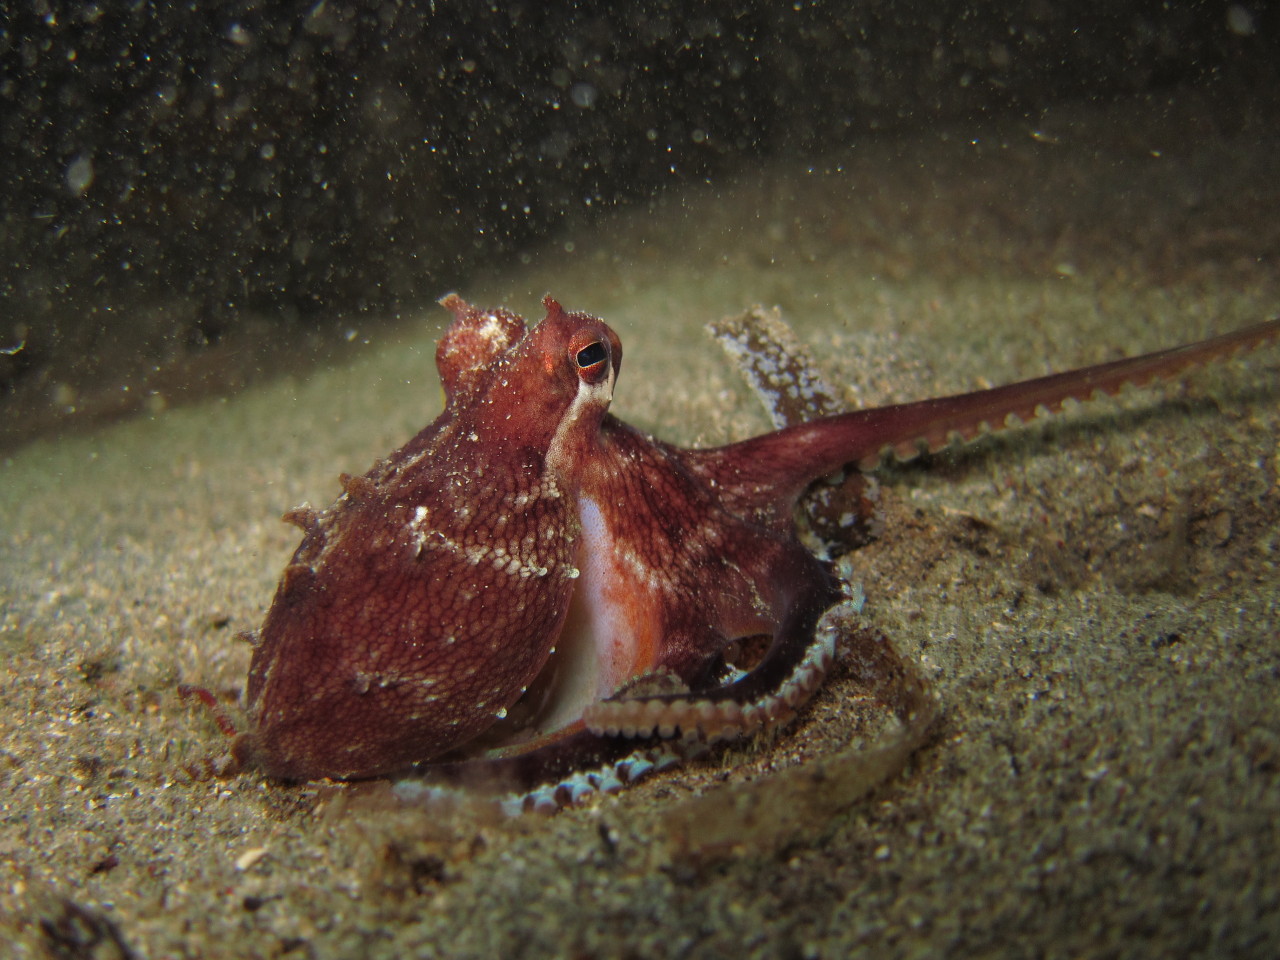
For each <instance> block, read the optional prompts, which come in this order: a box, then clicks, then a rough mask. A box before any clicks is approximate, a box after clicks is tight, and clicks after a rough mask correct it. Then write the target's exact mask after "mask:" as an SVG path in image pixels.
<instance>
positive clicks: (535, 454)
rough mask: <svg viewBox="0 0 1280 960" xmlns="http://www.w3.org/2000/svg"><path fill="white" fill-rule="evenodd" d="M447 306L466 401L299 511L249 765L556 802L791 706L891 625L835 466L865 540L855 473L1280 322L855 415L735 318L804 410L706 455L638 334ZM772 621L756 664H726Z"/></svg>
mask: <svg viewBox="0 0 1280 960" xmlns="http://www.w3.org/2000/svg"><path fill="white" fill-rule="evenodd" d="M441 302H442V304H443V305H444V306H445V307H446V308H447V309H448V310H449V311H451V312H452V314H453V321H452V324H451V325H450V326H449V328H448V329H447V330H446V332H445V334H444V335H443V337H442V339H441V340H440V343H439V345H438V348H437V351H436V365H437V367H438V368H439V373H440V378H441V381H442V383H443V386H444V390H445V395H446V401H445V407H444V410H443V412H442V413H441V414H440V416H439V417H437V419H436V420H435V421H434V422H433V423H431V424H430V425H428V426H427V427H426V428H424V429H423V430H422V431H421V432H420V433H418V434H417V435H416V436H415V437H413V438H412V439H411V440H409V442H408V443H406V444H405V445H404V446H403V447H401V448H400V449H399V450H397V451H395V452H394V453H392V454H390V455H389V456H387V457H386V458H385V459H382V460H379V461H378V462H377V463H375V464H374V466H373V468H372V469H371V470H369V472H368V473H366V474H364V475H363V476H359V477H355V476H349V475H345V474H344V475H343V476H342V477H341V478H340V479H341V485H342V490H343V492H342V494H341V496H339V497H338V499H337V500H336V501H335V502H334V503H333V504H332V505H331V506H329V507H328V508H327V509H323V510H317V509H314V508H312V507H310V506H309V505H305V504H304V505H303V506H300V507H298V508H296V509H294V510H291V511H289V512H288V513H287V514H286V515H285V519H286V520H288V521H290V522H291V523H294V524H296V525H297V526H299V527H300V528H301V529H302V531H303V533H304V536H303V539H302V543H301V545H300V546H299V547H298V548H297V550H296V552H295V553H294V555H293V558H292V559H291V560H290V562H289V564H288V566H287V567H286V568H285V570H284V574H283V576H282V578H281V580H280V583H279V586H278V588H277V590H276V593H275V597H274V600H273V601H272V604H271V607H270V610H269V611H268V613H267V616H266V620H265V622H264V623H263V625H262V627H261V629H260V630H259V631H257V632H256V633H255V634H254V635H253V636H252V637H251V639H252V641H253V643H254V645H255V647H254V651H253V656H252V661H251V665H250V670H249V679H248V688H247V707H248V717H249V729H248V730H247V731H246V732H244V733H242V734H240V735H239V736H238V737H237V738H236V740H235V741H234V744H233V746H232V757H233V760H234V761H235V764H234V765H235V767H237V768H242V767H247V768H253V769H257V770H259V771H262V772H264V773H266V774H267V775H269V776H271V777H275V778H280V779H284V780H309V779H316V778H326V777H327V778H335V779H363V778H373V777H384V776H391V775H399V774H404V773H407V772H411V771H416V774H415V776H416V779H414V780H411V781H406V782H405V783H404V784H402V785H401V787H400V788H399V789H400V790H401V792H402V793H403V794H404V795H405V796H415V795H418V794H420V793H421V792H422V791H430V790H433V789H437V788H436V787H429V786H423V784H430V783H437V784H445V785H457V784H463V785H471V786H474V785H476V784H484V785H485V789H487V790H489V791H491V792H493V793H496V794H497V795H499V796H501V797H504V798H505V800H504V801H503V802H504V803H505V805H506V806H507V807H508V808H509V809H513V810H515V809H526V808H530V807H533V808H538V809H554V808H556V807H558V806H560V805H563V804H565V803H569V802H576V801H577V800H578V799H580V798H581V797H583V796H584V795H588V794H591V793H594V792H596V791H611V790H614V789H619V788H621V787H622V786H623V785H625V784H626V783H629V782H632V781H634V780H636V779H638V778H639V777H640V776H641V775H643V774H644V773H646V772H648V771H650V770H652V769H654V768H655V767H661V766H664V765H666V764H669V763H674V762H677V761H679V760H680V759H683V758H684V757H686V756H688V755H690V754H693V753H697V752H699V751H702V750H705V749H706V748H707V746H709V745H711V744H714V743H717V742H721V741H726V740H733V739H736V738H740V737H745V736H750V735H752V734H755V733H758V732H759V731H762V730H766V729H769V728H772V727H776V726H778V725H780V724H783V723H786V722H787V721H788V720H789V719H790V718H792V717H793V716H795V714H796V712H797V711H798V710H800V709H801V708H802V707H803V706H804V704H805V703H806V701H808V700H809V699H810V697H812V696H813V694H814V692H815V691H816V690H817V689H818V688H819V686H820V685H821V684H822V682H823V679H824V677H825V675H826V673H827V671H828V669H829V667H830V666H831V664H832V663H833V660H834V658H835V657H836V656H837V647H838V644H840V643H841V642H843V643H845V644H846V645H847V644H849V643H853V644H855V645H856V644H857V643H869V642H871V641H870V640H867V639H866V638H865V637H864V638H861V639H859V635H858V634H857V631H856V630H854V631H851V630H850V624H852V623H855V622H856V617H857V609H856V603H855V602H854V601H853V600H852V599H851V592H850V591H849V590H848V588H846V587H845V586H844V585H842V583H841V582H840V580H839V579H838V578H837V576H836V575H835V573H834V571H833V569H832V566H831V564H829V563H828V562H826V561H825V560H822V559H819V557H818V556H815V554H814V553H813V552H811V551H810V550H809V549H807V548H806V547H805V546H804V545H803V544H802V542H801V539H800V536H799V535H798V532H797V526H796V519H795V514H796V505H797V502H798V500H799V499H800V498H801V496H802V495H803V494H804V493H805V491H806V490H807V489H808V488H810V487H811V485H814V484H815V482H816V481H819V480H820V479H822V478H825V477H829V476H830V475H832V474H836V473H838V472H839V471H841V470H842V469H845V468H850V469H851V470H852V477H851V479H852V480H853V481H854V483H853V485H852V489H851V491H846V495H845V498H844V499H843V500H842V501H841V502H840V503H838V504H835V505H833V506H832V508H831V509H830V510H829V511H828V512H829V513H830V514H831V515H832V516H838V517H839V518H840V519H839V521H838V522H837V523H836V526H838V527H844V528H845V529H846V530H850V529H851V530H855V531H856V530H859V529H860V530H863V531H865V530H866V529H867V528H869V527H871V526H873V525H874V517H873V516H872V512H873V509H874V507H873V499H874V498H873V497H872V496H870V493H871V491H870V490H869V489H868V488H867V487H866V485H865V480H864V478H863V477H862V475H861V474H859V473H857V472H856V470H853V468H857V469H860V470H862V471H867V470H870V469H872V468H874V467H875V466H876V465H877V463H878V462H879V461H880V460H881V458H883V457H885V456H887V455H892V456H894V457H897V458H899V459H906V458H910V457H912V456H915V455H916V454H917V453H920V452H922V451H938V450H940V449H942V448H943V447H944V446H946V445H948V444H949V443H952V442H955V441H968V440H971V439H973V438H975V437H976V436H978V435H980V434H981V433H983V432H986V431H988V430H993V429H994V430H998V429H1001V428H1003V427H1005V426H1007V425H1011V424H1013V423H1015V422H1020V421H1025V420H1029V419H1031V418H1033V417H1035V416H1036V415H1037V414H1040V413H1044V412H1046V411H1049V412H1052V411H1056V410H1058V409H1060V408H1061V406H1062V405H1063V403H1064V402H1065V401H1067V400H1069V399H1073V398H1074V399H1088V398H1090V397H1091V396H1094V395H1097V394H1102V395H1107V394H1114V393H1115V392H1116V391H1118V390H1119V389H1120V388H1121V387H1122V386H1123V385H1125V384H1134V385H1138V386H1141V385H1143V384H1146V383H1149V382H1151V381H1153V380H1155V379H1158V378H1168V377H1173V376H1176V375H1178V374H1180V373H1182V372H1183V371H1185V370H1187V369H1188V368H1190V367H1193V366H1195V365H1197V364H1202V363H1205V362H1207V361H1210V360H1215V359H1218V358H1222V357H1225V356H1227V355H1229V354H1231V353H1234V352H1236V351H1238V350H1242V349H1246V348H1253V347H1256V346H1259V345H1261V344H1263V343H1265V342H1268V341H1270V340H1273V339H1275V338H1276V337H1277V336H1280V320H1271V321H1268V322H1265V323H1261V324H1258V325H1256V326H1253V327H1249V328H1247V329H1243V330H1239V331H1236V332H1233V333H1228V334H1225V335H1222V336H1218V337H1215V338H1213V339H1209V340H1205V341H1202V342H1200V343H1195V344H1192V345H1189V346H1183V347H1177V348H1173V349H1168V350H1162V351H1159V352H1156V353H1151V354H1147V355H1144V356H1139V357H1134V358H1130V359H1122V360H1117V361H1114V362H1110V363H1103V364H1099V365H1096V366H1091V367H1086V368H1084V369H1079V370H1074V371H1071V372H1067V373H1059V374H1053V375H1050V376H1044V377H1039V378H1036V379H1033V380H1027V381H1024V382H1020V383H1015V384H1011V385H1008V386H1002V387H997V388H994V389H987V390H978V391H975V392H972V393H964V394H960V395H956V396H950V397H941V398H934V399H928V400H920V401H916V402H911V403H901V404H895V405H892V406H885V407H878V408H874V409H864V410H857V411H852V412H833V408H834V406H835V404H834V401H831V400H830V397H829V395H828V394H826V393H825V392H824V390H823V388H822V387H821V385H820V384H819V383H817V382H816V381H813V382H810V381H808V380H806V378H805V376H804V375H802V374H796V373H795V372H794V370H793V371H792V373H791V375H789V376H781V377H780V376H778V373H779V369H778V368H777V366H776V365H777V364H779V363H781V364H782V365H783V366H785V364H786V361H785V359H780V358H782V357H783V354H784V352H785V348H786V346H787V345H786V343H785V342H784V341H785V339H786V337H785V333H786V331H785V327H782V328H779V326H778V325H777V324H776V323H775V325H774V326H773V327H770V326H769V324H768V323H765V322H763V321H762V322H758V323H754V324H753V323H745V324H743V325H741V326H739V327H737V328H732V329H730V328H722V329H721V330H720V331H719V333H720V336H721V337H722V339H724V340H725V341H726V343H727V344H729V345H730V346H731V347H733V348H735V349H736V350H737V352H738V353H739V354H740V355H741V357H742V362H743V365H744V366H745V367H746V368H747V372H748V374H749V376H750V378H751V379H753V381H754V382H755V385H756V386H757V388H758V389H759V390H760V391H761V392H763V393H765V394H767V395H769V396H770V397H772V398H773V399H774V400H776V401H777V403H776V404H775V406H774V409H773V413H774V419H775V424H776V425H777V426H778V427H779V429H776V430H774V431H773V432H770V433H766V434H763V435H761V436H757V437H754V438H751V439H748V440H744V441H742V442H738V443H732V444H729V445H727V446H721V447H717V448H714V449H698V450H693V449H684V448H680V447H676V446H673V445H671V444H668V443H664V442H662V441H661V440H658V439H655V438H654V437H652V436H649V435H648V434H646V433H644V432H642V431H640V430H637V429H636V428H634V427H631V426H629V425H627V424H626V423H623V422H622V421H621V420H619V419H617V418H616V417H614V416H613V415H611V414H610V413H609V405H610V401H611V400H612V398H613V394H614V389H615V385H616V383H617V379H618V374H619V371H620V369H621V364H622V345H621V343H620V341H619V339H618V337H617V335H616V334H615V333H614V331H613V330H611V329H610V328H609V327H608V326H607V325H606V324H605V323H604V322H603V321H601V320H599V319H597V318H595V317H593V316H589V315H587V314H585V313H577V312H569V311H565V310H564V309H562V308H561V306H560V304H559V303H557V302H556V301H555V300H553V299H551V298H550V297H547V298H546V299H545V300H544V301H543V303H544V306H545V308H546V317H545V319H543V320H542V322H541V323H539V324H537V325H536V326H534V327H532V328H528V327H527V326H526V324H525V321H524V320H523V319H521V318H520V317H519V316H517V315H516V314H514V313H512V312H510V311H508V310H506V309H502V308H498V309H478V308H476V307H473V306H471V305H469V304H467V303H465V302H463V300H462V299H460V298H459V297H457V296H455V295H450V296H448V297H445V298H444V300H442V301H441ZM757 320H760V318H758V317H757ZM779 329H781V331H782V332H781V333H780V332H779ZM783 372H785V371H783ZM771 380H772V381H774V383H773V385H772V386H770V381H771ZM778 381H782V382H781V383H780V384H779V382H778ZM815 414H817V415H816V416H815ZM804 418H810V419H804ZM859 481H863V482H859ZM834 489H835V488H828V489H827V494H828V495H829V494H830V491H831V490H834ZM761 637H762V638H766V639H764V640H759V641H756V643H757V646H759V647H762V648H763V653H761V654H759V656H758V657H757V658H756V659H754V660H753V661H749V662H748V665H747V666H746V667H745V668H742V667H738V666H734V665H733V664H732V663H731V662H730V660H729V659H728V658H727V651H729V650H731V649H733V648H735V646H737V645H736V643H735V642H736V641H746V640H747V639H748V638H761ZM851 655H852V656H855V657H856V655H857V651H856V650H854V651H853V652H852V654H851Z"/></svg>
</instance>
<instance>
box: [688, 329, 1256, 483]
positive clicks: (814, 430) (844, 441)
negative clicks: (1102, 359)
mask: <svg viewBox="0 0 1280 960" xmlns="http://www.w3.org/2000/svg"><path fill="white" fill-rule="evenodd" d="M1278 338H1280V320H1274V319H1273V320H1268V321H1265V322H1263V323H1259V324H1256V325H1254V326H1252V327H1246V328H1244V329H1243V330H1236V331H1234V332H1232V333H1226V334H1222V335H1221V336H1217V337H1213V338H1211V339H1208V340H1202V341H1200V342H1199V343H1193V344H1189V345H1187V346H1184V347H1174V348H1172V349H1169V350H1160V351H1157V352H1155V353H1148V354H1144V355H1142V356H1138V357H1129V358H1127V359H1124V360H1114V361H1111V362H1110V363H1101V364H1097V365H1096V366H1092V367H1084V368H1081V369H1079V370H1070V371H1067V372H1065V373H1055V374H1050V375H1048V376H1044V377H1037V378H1036V379H1034V380H1024V381H1022V382H1020V383H1012V384H1009V385H1007V386H1003V387H995V388H993V389H989V390H976V391H973V392H971V393H962V394H957V395H955V396H950V397H938V398H935V399H930V400H919V401H915V402H913V403H900V404H895V405H893V406H888V407H879V408H876V409H872V410H859V411H855V412H853V413H844V414H839V415H837V416H834V417H824V418H822V419H819V420H815V421H812V422H810V423H805V424H801V425H799V426H794V427H788V428H787V429H785V430H779V431H776V432H774V433H768V434H764V435H763V436H759V437H754V438H752V439H750V440H745V441H743V442H741V443H737V444H732V445H730V446H727V447H720V448H718V449H715V450H706V451H700V456H699V469H700V470H702V471H704V472H705V473H706V474H707V475H708V476H710V477H711V478H713V479H714V480H715V482H716V483H717V484H718V485H719V486H722V487H723V488H725V489H726V491H728V492H730V494H731V495H736V496H738V497H741V498H742V499H743V500H744V501H750V500H751V498H752V497H756V498H768V502H769V504H770V505H776V504H779V503H790V502H792V501H793V500H794V498H795V497H797V496H799V495H800V493H801V491H803V490H804V488H805V487H806V486H808V485H809V484H810V483H812V482H813V480H814V478H815V477H820V476H823V475H825V474H827V473H830V472H831V471H833V470H836V469H838V468H839V467H840V466H842V465H843V464H846V463H855V462H856V463H857V464H858V465H859V466H860V467H862V468H863V469H864V470H870V469H872V468H874V467H875V466H876V465H877V464H878V463H879V462H880V460H881V458H882V457H884V456H886V455H888V454H892V455H893V456H895V457H897V458H898V459H899V460H910V459H911V458H912V457H915V456H916V455H917V454H919V453H921V452H923V451H928V452H931V453H932V452H937V451H938V450H941V449H942V448H943V447H945V446H947V445H948V444H950V443H953V442H968V441H970V440H973V439H975V438H976V437H978V436H980V435H982V434H983V433H987V432H991V431H996V430H1000V429H1004V428H1007V427H1012V426H1016V425H1018V424H1020V423H1023V422H1025V421H1028V420H1031V419H1033V418H1035V417H1036V416H1038V415H1040V414H1042V413H1055V412H1057V411H1059V410H1061V409H1062V405H1063V403H1064V402H1066V401H1067V400H1072V399H1075V400H1089V399H1092V398H1094V397H1097V396H1110V395H1114V394H1115V393H1117V392H1118V391H1119V390H1120V388H1121V387H1124V386H1126V385H1133V386H1136V387H1142V386H1146V385H1147V384H1149V383H1151V382H1152V381H1154V380H1160V379H1170V378H1172V377H1176V376H1178V375H1180V374H1182V373H1185V372H1186V371H1187V370H1189V369H1191V368H1192V367H1196V366H1200V365H1202V364H1204V363H1207V362H1209V361H1211V360H1219V359H1222V358H1224V357H1227V356H1230V355H1231V354H1234V353H1238V352H1240V351H1243V350H1253V349H1256V348H1257V347H1260V346H1262V345H1264V344H1266V343H1270V342H1272V341H1274V340H1276V339H1278ZM725 465H728V466H725Z"/></svg>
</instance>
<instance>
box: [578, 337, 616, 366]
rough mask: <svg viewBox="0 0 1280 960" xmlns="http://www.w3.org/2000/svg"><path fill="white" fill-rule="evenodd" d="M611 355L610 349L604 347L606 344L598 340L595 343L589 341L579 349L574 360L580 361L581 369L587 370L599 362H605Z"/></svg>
mask: <svg viewBox="0 0 1280 960" xmlns="http://www.w3.org/2000/svg"><path fill="white" fill-rule="evenodd" d="M608 356H609V351H608V350H606V349H605V348H604V344H603V343H601V342H600V341H599V340H597V341H596V342H595V343H589V344H587V345H586V346H585V347H583V348H582V349H581V350H579V351H578V353H577V355H576V356H575V357H574V360H576V361H577V363H578V369H579V370H586V369H587V368H588V367H593V366H595V365H596V364H597V363H601V362H603V361H604V360H605V359H606V358H607V357H608Z"/></svg>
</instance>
